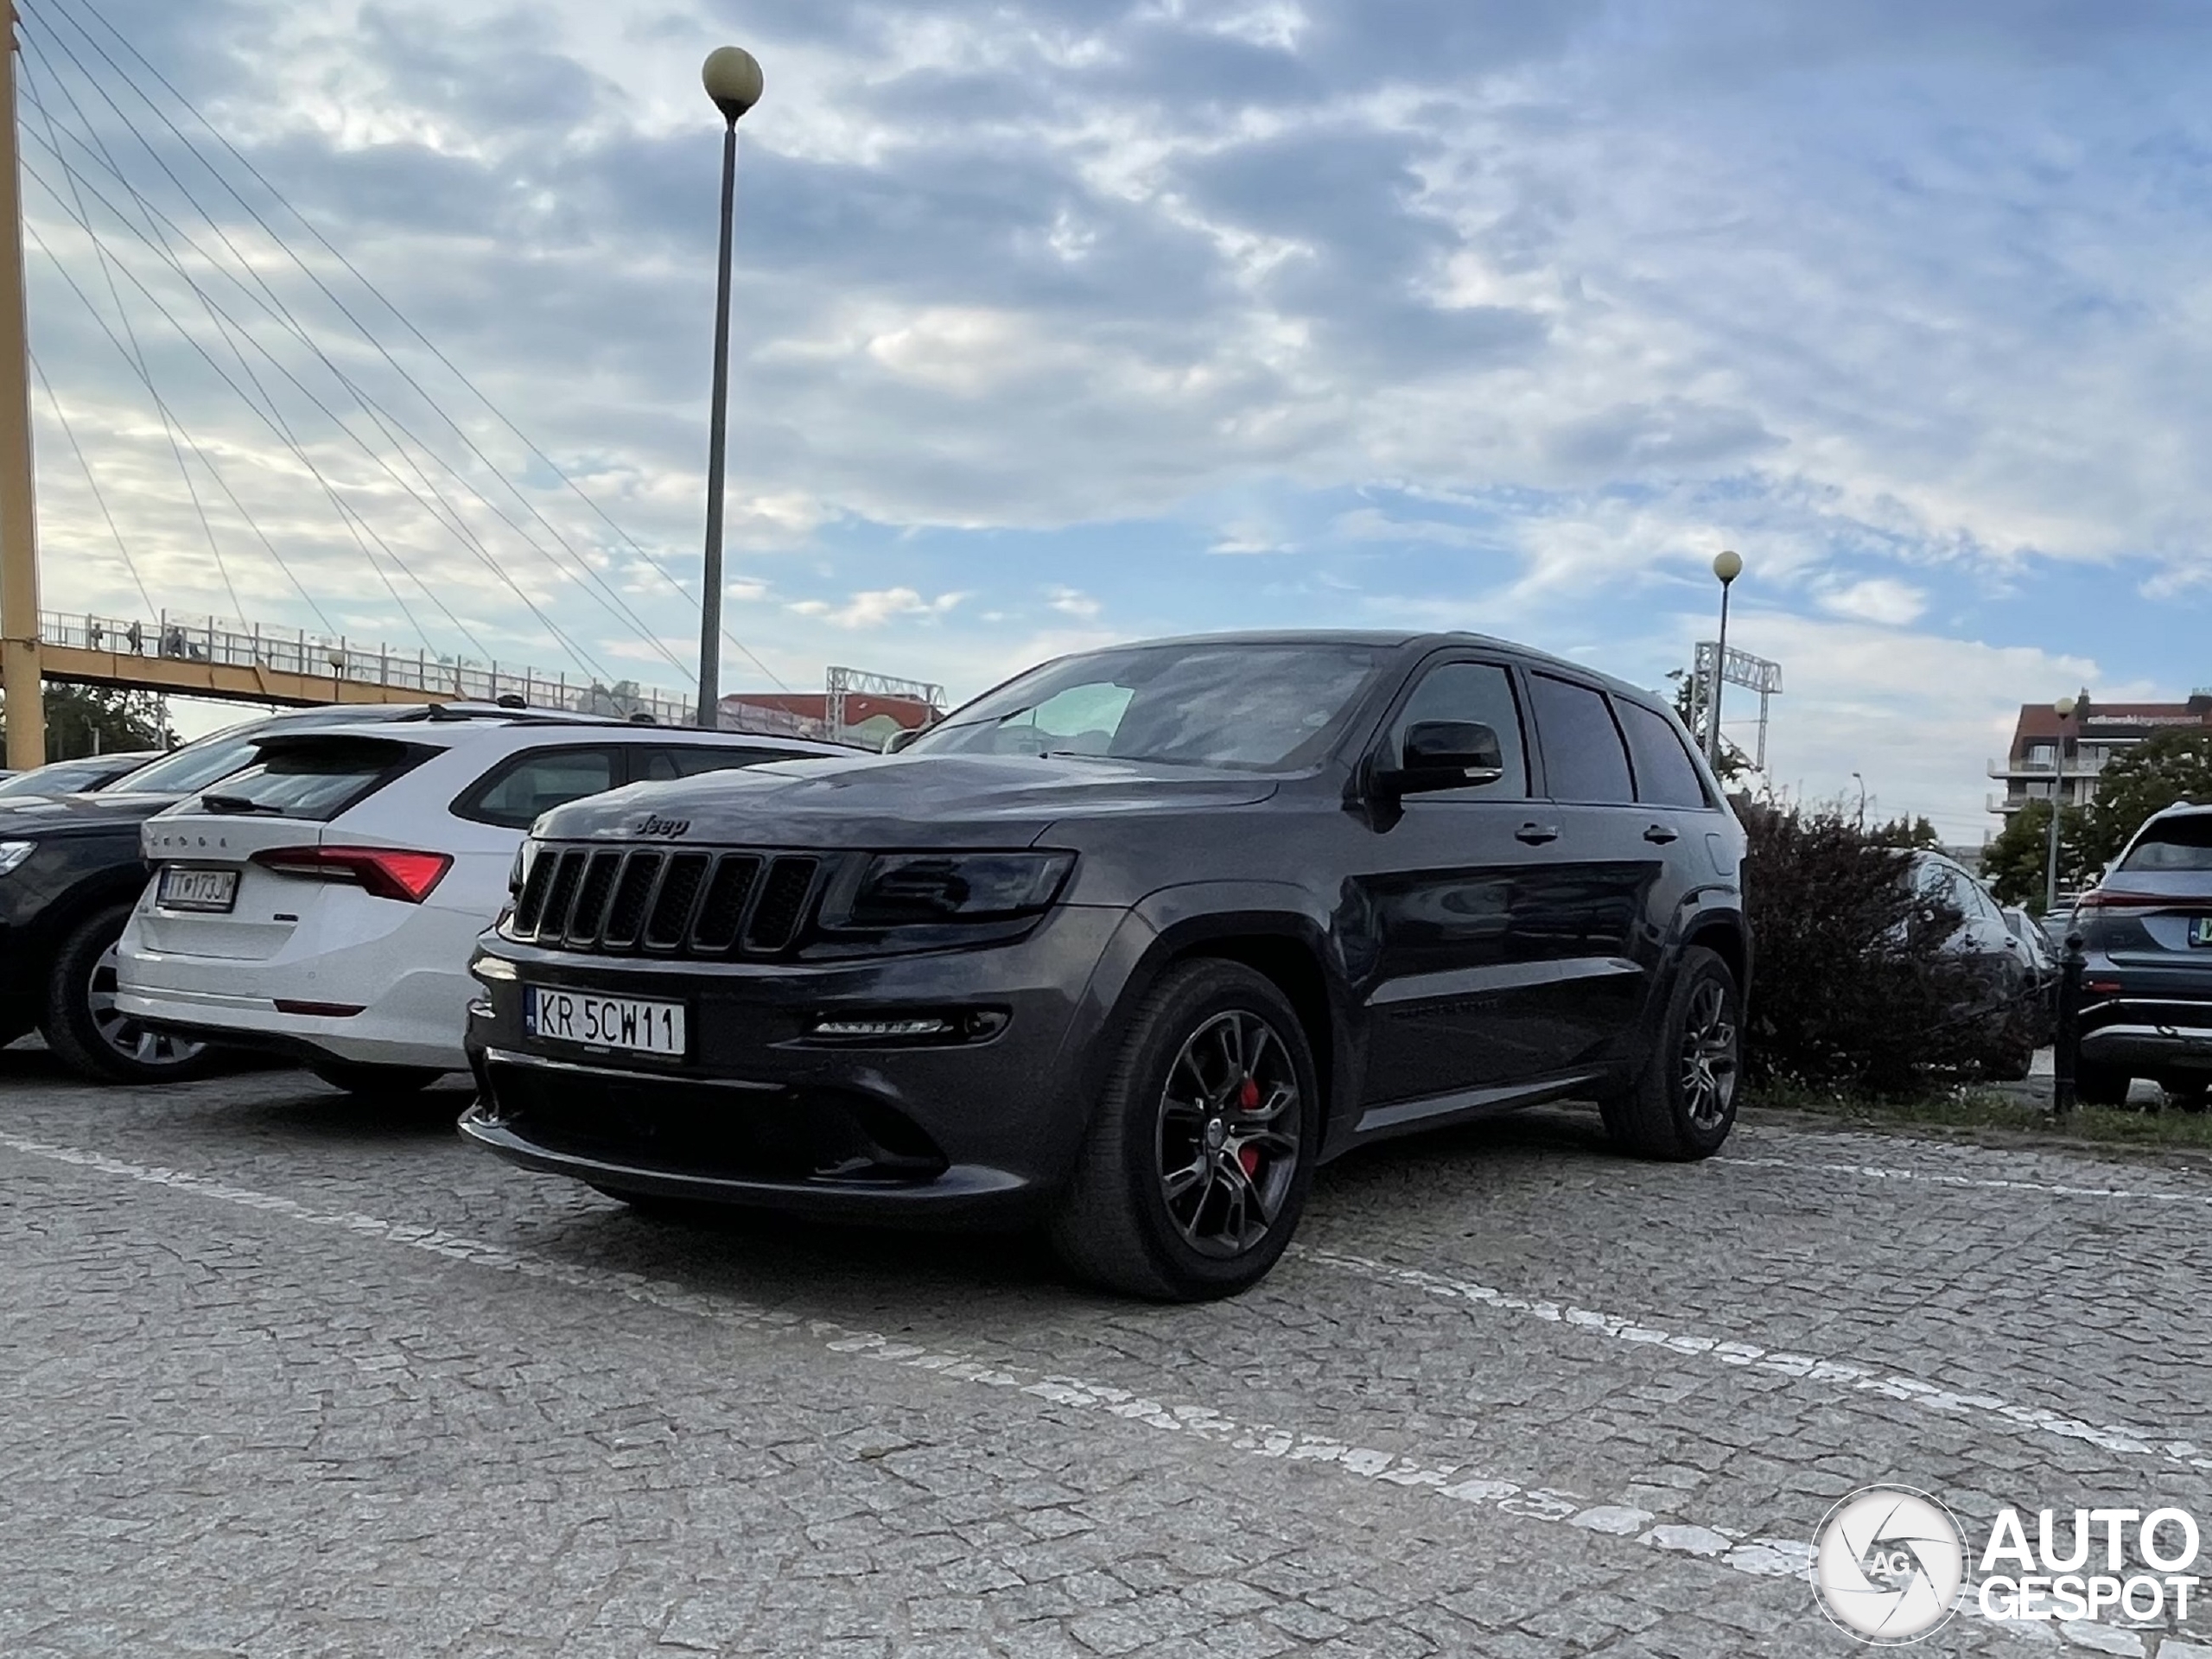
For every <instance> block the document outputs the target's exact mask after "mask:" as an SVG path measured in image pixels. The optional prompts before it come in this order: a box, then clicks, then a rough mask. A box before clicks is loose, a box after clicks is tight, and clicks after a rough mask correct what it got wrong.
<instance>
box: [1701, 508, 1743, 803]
mask: <svg viewBox="0 0 2212 1659" xmlns="http://www.w3.org/2000/svg"><path fill="white" fill-rule="evenodd" d="M1743 574H1744V561H1743V559H1742V557H1741V556H1738V555H1737V554H1734V553H1730V552H1727V551H1726V550H1723V551H1722V552H1720V553H1719V554H1716V555H1715V556H1714V557H1713V575H1716V576H1718V577H1719V579H1720V643H1719V645H1718V646H1717V647H1716V648H1715V649H1714V651H1713V690H1712V695H1711V696H1708V697H1707V699H1706V709H1705V764H1706V765H1707V766H1711V767H1712V768H1713V770H1714V771H1715V772H1719V770H1720V688H1721V685H1722V684H1723V683H1725V682H1726V679H1727V678H1728V590H1729V588H1732V587H1734V586H1735V583H1736V578H1737V577H1738V576H1740V575H1743Z"/></svg>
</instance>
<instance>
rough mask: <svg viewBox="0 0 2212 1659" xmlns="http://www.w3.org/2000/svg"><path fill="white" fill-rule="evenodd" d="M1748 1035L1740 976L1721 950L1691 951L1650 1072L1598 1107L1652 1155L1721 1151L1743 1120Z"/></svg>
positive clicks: (1683, 1156)
mask: <svg viewBox="0 0 2212 1659" xmlns="http://www.w3.org/2000/svg"><path fill="white" fill-rule="evenodd" d="M1743 1033H1744V1015H1743V999H1742V996H1741V995H1740V994H1739V993H1738V990H1737V988H1736V976H1734V975H1733V974H1732V973H1730V972H1729V971H1728V964H1727V963H1725V962H1723V961H1722V960H1721V959H1720V957H1719V955H1718V954H1717V953H1715V952H1713V951H1711V950H1707V949H1706V948H1705V947H1704V946H1703V945H1701V944H1694V945H1692V946H1690V947H1689V949H1688V950H1685V951H1684V952H1683V953H1682V963H1681V968H1680V969H1678V970H1677V972H1676V974H1675V990H1674V995H1671V996H1670V997H1669V998H1668V1000H1667V1009H1666V1013H1665V1014H1663V1015H1662V1017H1661V1019H1660V1023H1659V1035H1658V1039H1657V1040H1656V1042H1655V1043H1654V1044H1653V1046H1652V1049H1651V1053H1650V1056H1649V1058H1647V1059H1646V1060H1645V1062H1644V1065H1643V1071H1642V1072H1641V1073H1640V1074H1639V1075H1638V1076H1637V1079H1636V1081H1635V1082H1634V1083H1633V1084H1630V1085H1629V1087H1628V1088H1626V1089H1624V1090H1621V1091H1620V1092H1619V1093H1618V1094H1616V1095H1613V1096H1611V1097H1610V1098H1607V1099H1605V1100H1601V1101H1599V1111H1600V1112H1601V1113H1602V1114H1603V1116H1604V1117H1605V1128H1606V1131H1607V1132H1608V1133H1609V1134H1610V1135H1611V1136H1612V1138H1613V1139H1614V1141H1617V1142H1618V1144H1619V1145H1621V1146H1622V1147H1625V1148H1627V1149H1628V1150H1629V1151H1630V1152H1633V1153H1636V1154H1638V1155H1639V1156H1641V1157H1645V1158H1667V1159H1675V1160H1690V1159H1695V1158H1709V1157H1711V1156H1712V1155H1713V1154H1714V1153H1716V1152H1718V1151H1719V1150H1720V1144H1721V1142H1722V1141H1726V1140H1727V1138H1728V1131H1729V1130H1730V1129H1731V1128H1733V1127H1734V1126H1735V1122H1736V1089H1737V1084H1738V1081H1739V1080H1740V1077H1741V1074H1742V1071H1743Z"/></svg>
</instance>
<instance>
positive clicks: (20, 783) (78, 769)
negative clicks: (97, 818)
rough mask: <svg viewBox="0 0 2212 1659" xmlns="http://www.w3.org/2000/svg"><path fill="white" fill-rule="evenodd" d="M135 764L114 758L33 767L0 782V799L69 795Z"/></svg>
mask: <svg viewBox="0 0 2212 1659" xmlns="http://www.w3.org/2000/svg"><path fill="white" fill-rule="evenodd" d="M137 764H138V762H137V761H136V760H117V759H116V758H115V757H114V756H113V755H107V756H103V757H100V758H98V759H88V760H56V761H54V762H53V763H52V764H51V765H48V766H35V767H33V768H32V769H31V770H30V771H29V772H17V773H16V775H15V776H14V777H13V778H10V779H8V780H7V781H6V782H4V783H0V797H9V796H17V795H68V794H73V793H74V792H75V791H79V790H82V789H92V788H96V787H98V786H99V784H100V783H101V781H102V780H103V779H109V778H112V777H114V776H115V775H116V774H117V773H118V772H128V771H130V769H131V768H132V767H133V766H137Z"/></svg>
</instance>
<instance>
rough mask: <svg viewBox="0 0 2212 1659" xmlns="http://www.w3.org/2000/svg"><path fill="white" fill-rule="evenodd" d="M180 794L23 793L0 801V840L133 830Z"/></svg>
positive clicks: (174, 800) (23, 839)
mask: <svg viewBox="0 0 2212 1659" xmlns="http://www.w3.org/2000/svg"><path fill="white" fill-rule="evenodd" d="M182 798H183V797H181V796H179V795H128V794H124V793H123V792H121V791H115V792H110V791H107V790H99V791H95V792H94V793H92V794H89V795H25V796H23V797H22V798H19V799H16V800H0V841H36V840H37V839H39V837H41V836H54V835H65V836H66V835H91V834H94V833H96V832H98V831H99V830H103V829H136V828H137V826H138V825H139V824H142V823H144V822H145V821H146V820H147V819H149V818H150V817H153V816H154V814H155V813H156V812H158V811H160V810H162V808H163V807H165V806H175V804H177V802H178V801H180V800H181V799H182Z"/></svg>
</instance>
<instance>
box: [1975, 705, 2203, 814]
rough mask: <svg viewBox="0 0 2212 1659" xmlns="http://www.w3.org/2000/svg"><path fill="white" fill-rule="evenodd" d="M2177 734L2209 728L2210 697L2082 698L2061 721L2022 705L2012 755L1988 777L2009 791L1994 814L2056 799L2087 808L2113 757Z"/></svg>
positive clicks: (1993, 805) (1995, 803) (1993, 803)
mask: <svg viewBox="0 0 2212 1659" xmlns="http://www.w3.org/2000/svg"><path fill="white" fill-rule="evenodd" d="M2174 727H2189V728H2200V729H2212V691H2199V692H2196V693H2195V694H2194V695H2193V696H2190V699H2189V701H2188V702H2095V701H2094V700H2091V699H2088V698H2084V699H2083V700H2082V702H2081V704H2080V706H2078V707H2077V708H2076V709H2075V711H2074V713H2073V714H2072V715H2070V716H2069V717H2068V718H2066V719H2064V720H2061V719H2060V718H2059V716H2058V712H2057V710H2056V709H2054V708H2053V707H2052V706H2051V705H2050V703H2047V702H2027V703H2022V704H2021V705H2020V718H2019V721H2018V724H2016V725H2015V726H2014V727H2013V728H2012V752H2011V753H2009V754H2007V755H2006V756H2005V759H2004V760H1993V761H1991V762H1990V763H1989V775H1990V776H1991V777H1992V778H1994V779H1999V781H2001V782H2002V783H2003V784H2004V785H2005V793H2004V794H2003V795H2001V796H1995V795H1993V796H1992V797H1991V798H1990V800H1989V810H1991V811H1993V812H1999V813H2003V814H2005V815H2006V816H2008V817H2009V816H2010V815H2011V814H2012V813H2014V812H2017V811H2018V810H2020V809H2021V808H2022V807H2024V806H2025V805H2026V804H2028V803H2029V802H2031V801H2047V800H2049V799H2050V798H2051V797H2052V795H2053V794H2054V793H2058V794H2059V796H2060V798H2061V799H2062V800H2063V801H2064V803H2065V804H2067V805H2069V806H2084V805H2087V804H2088V803H2089V802H2091V801H2093V800H2094V799H2096V798H2097V774H2098V773H2099V772H2102V771H2103V770H2104V769H2105V768H2106V767H2107V766H2109V765H2111V764H2112V761H2113V757H2114V756H2115V755H2119V754H2123V753H2126V751H2127V750H2129V749H2132V748H2133V747H2135V746H2136V745H2137V744H2138V743H2140V742H2141V741H2143V740H2144V739H2145V738H2146V737H2150V736H2152V734H2155V733H2158V732H2162V731H2166V730H2169V729H2171V728H2174Z"/></svg>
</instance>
